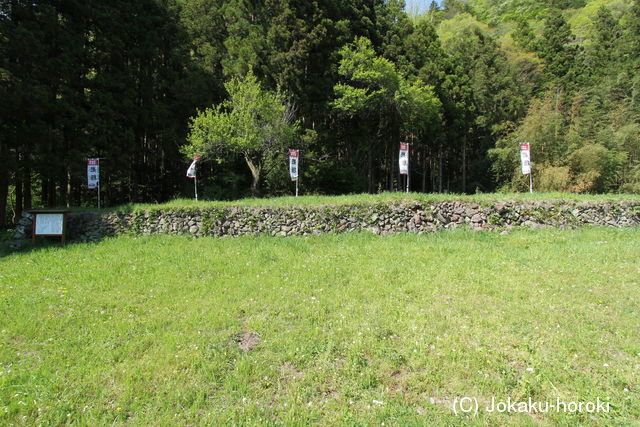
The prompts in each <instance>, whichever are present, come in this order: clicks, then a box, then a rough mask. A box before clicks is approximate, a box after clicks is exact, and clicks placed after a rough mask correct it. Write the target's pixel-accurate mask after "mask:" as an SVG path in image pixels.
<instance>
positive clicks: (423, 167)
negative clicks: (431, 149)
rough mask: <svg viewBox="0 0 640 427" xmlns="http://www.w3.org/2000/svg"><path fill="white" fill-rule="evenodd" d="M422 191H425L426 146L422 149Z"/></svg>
mask: <svg viewBox="0 0 640 427" xmlns="http://www.w3.org/2000/svg"><path fill="white" fill-rule="evenodd" d="M421 155H422V159H421V160H422V192H423V193H426V192H427V167H428V165H427V147H424V148H423V149H422V153H421Z"/></svg>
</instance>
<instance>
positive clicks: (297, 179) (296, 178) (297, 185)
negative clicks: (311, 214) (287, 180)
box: [296, 178, 298, 197]
mask: <svg viewBox="0 0 640 427" xmlns="http://www.w3.org/2000/svg"><path fill="white" fill-rule="evenodd" d="M296 197H298V179H297V178H296Z"/></svg>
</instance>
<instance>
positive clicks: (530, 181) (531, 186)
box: [529, 171, 533, 193]
mask: <svg viewBox="0 0 640 427" xmlns="http://www.w3.org/2000/svg"><path fill="white" fill-rule="evenodd" d="M529 193H533V172H532V171H529Z"/></svg>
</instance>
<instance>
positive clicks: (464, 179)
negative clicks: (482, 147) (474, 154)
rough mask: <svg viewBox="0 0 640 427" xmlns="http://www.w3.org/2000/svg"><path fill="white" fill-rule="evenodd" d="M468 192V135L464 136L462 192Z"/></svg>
mask: <svg viewBox="0 0 640 427" xmlns="http://www.w3.org/2000/svg"><path fill="white" fill-rule="evenodd" d="M466 192H467V135H465V136H464V138H462V193H463V194H465V193H466Z"/></svg>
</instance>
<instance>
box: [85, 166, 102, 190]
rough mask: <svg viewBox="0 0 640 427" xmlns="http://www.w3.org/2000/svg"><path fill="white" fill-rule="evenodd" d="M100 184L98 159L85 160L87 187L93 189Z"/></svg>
mask: <svg viewBox="0 0 640 427" xmlns="http://www.w3.org/2000/svg"><path fill="white" fill-rule="evenodd" d="M99 182H100V159H87V187H89V188H90V189H94V188H97V187H98V183H99Z"/></svg>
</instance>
